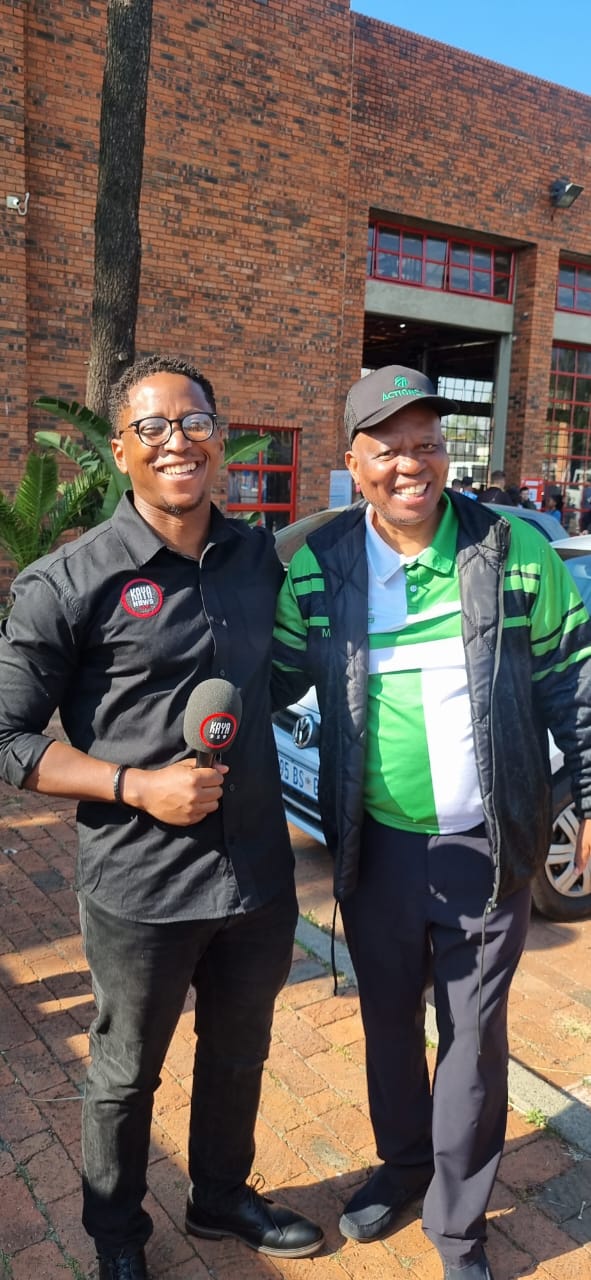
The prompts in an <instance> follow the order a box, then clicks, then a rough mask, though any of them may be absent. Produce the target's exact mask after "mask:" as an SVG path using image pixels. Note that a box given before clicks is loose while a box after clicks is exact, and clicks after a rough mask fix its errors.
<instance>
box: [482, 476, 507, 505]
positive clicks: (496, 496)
mask: <svg viewBox="0 0 591 1280" xmlns="http://www.w3.org/2000/svg"><path fill="white" fill-rule="evenodd" d="M490 481H491V482H490V485H489V486H488V489H484V490H483V491H482V493H481V494H480V502H493V503H499V504H500V505H501V506H503V505H504V504H505V505H506V504H507V494H506V492H505V472H504V471H493V473H492V475H491V478H490ZM509 505H510V506H511V505H514V504H512V503H511V502H509Z"/></svg>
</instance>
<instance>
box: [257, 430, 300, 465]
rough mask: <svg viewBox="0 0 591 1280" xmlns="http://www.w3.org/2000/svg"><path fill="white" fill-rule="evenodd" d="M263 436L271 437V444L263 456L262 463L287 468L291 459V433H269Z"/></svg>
mask: <svg viewBox="0 0 591 1280" xmlns="http://www.w3.org/2000/svg"><path fill="white" fill-rule="evenodd" d="M265 435H270V436H271V443H270V445H269V448H268V449H267V450H266V452H265V454H264V457H263V461H264V462H276V463H277V464H278V465H284V466H289V464H290V463H291V461H292V458H293V454H292V450H293V436H292V433H291V431H269V432H265Z"/></svg>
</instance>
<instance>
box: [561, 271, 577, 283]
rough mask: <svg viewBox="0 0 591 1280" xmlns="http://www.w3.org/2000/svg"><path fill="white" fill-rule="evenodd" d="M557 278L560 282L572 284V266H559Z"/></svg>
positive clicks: (573, 281) (573, 278)
mask: <svg viewBox="0 0 591 1280" xmlns="http://www.w3.org/2000/svg"><path fill="white" fill-rule="evenodd" d="M558 279H559V281H560V284H571V285H572V284H574V283H575V269H574V267H561V268H560V271H559V272H558Z"/></svg>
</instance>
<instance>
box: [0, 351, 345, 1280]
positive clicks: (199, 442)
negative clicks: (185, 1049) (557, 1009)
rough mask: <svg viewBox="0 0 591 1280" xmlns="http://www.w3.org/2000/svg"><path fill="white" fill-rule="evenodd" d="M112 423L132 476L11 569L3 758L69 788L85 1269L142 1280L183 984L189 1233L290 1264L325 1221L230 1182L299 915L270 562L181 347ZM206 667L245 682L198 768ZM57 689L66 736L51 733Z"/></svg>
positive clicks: (240, 1176)
mask: <svg viewBox="0 0 591 1280" xmlns="http://www.w3.org/2000/svg"><path fill="white" fill-rule="evenodd" d="M110 418H111V424H112V429H113V439H112V449H113V455H114V458H115V462H116V464H117V467H118V468H119V470H120V471H121V472H122V473H123V474H124V475H127V476H129V479H130V481H131V485H132V490H131V491H130V492H128V493H126V494H124V496H123V497H122V499H121V501H120V503H119V505H118V507H117V509H116V511H115V513H114V515H113V517H112V518H111V519H110V520H108V521H106V522H105V523H104V524H101V525H99V526H98V527H97V528H94V529H91V530H90V531H89V532H88V533H86V534H84V535H83V536H82V537H80V538H78V539H77V540H76V541H74V542H69V543H67V544H66V545H65V546H63V547H61V548H60V549H59V550H57V551H53V552H51V553H50V555H48V556H45V557H44V559H42V560H38V561H37V562H36V563H35V564H32V565H30V566H29V568H28V569H26V570H25V571H24V572H23V573H21V574H20V575H19V577H18V578H17V579H16V581H15V583H14V585H13V593H14V604H13V608H12V611H11V613H10V614H9V616H8V618H7V620H6V621H5V622H4V624H3V628H2V634H1V636H0V774H1V776H2V777H3V779H4V780H5V781H6V782H9V783H12V784H13V785H14V786H16V787H25V788H26V789H27V790H30V791H35V792H39V793H40V794H41V795H50V796H65V797H67V798H69V799H75V800H77V801H78V802H79V804H78V812H77V818H78V835H79V853H78V862H77V868H76V887H77V890H78V895H79V902H80V919H81V924H82V933H83V938H84V943H85V950H86V956H87V959H88V964H89V967H90V972H91V976H92V983H93V990H94V994H95V999H96V1003H97V1014H96V1017H95V1019H94V1022H93V1023H92V1026H91V1028H90V1058H91V1060H90V1066H89V1068H88V1074H87V1079H86V1091H85V1098H84V1105H83V1115H82V1151H83V1193H84V1194H83V1222H84V1226H85V1227H86V1230H87V1232H88V1233H89V1235H90V1236H92V1237H93V1239H94V1241H95V1244H96V1250H97V1254H98V1276H99V1280H145V1278H146V1277H147V1274H148V1272H147V1264H146V1257H145V1252H144V1246H145V1244H146V1242H147V1240H148V1238H149V1236H150V1234H151V1232H152V1220H151V1218H150V1215H149V1214H148V1212H147V1211H146V1209H145V1208H144V1207H143V1204H142V1202H143V1199H144V1196H145V1194H146V1190H147V1184H146V1173H147V1165H148V1148H149V1141H150V1127H151V1118H152V1106H153V1098H154V1091H155V1090H156V1089H157V1088H158V1085H159V1084H160V1071H161V1067H162V1063H163V1061H164V1056H165V1054H166V1051H167V1049H168V1046H169V1044H170V1041H171V1039H172V1035H173V1032H174V1030H175V1027H176V1024H177V1021H178V1019H179V1017H180V1014H181V1013H182V1010H183V1006H184V1003H185V998H186V995H187V991H188V989H189V987H190V986H193V987H194V989H195V992H196V1023H195V1029H196V1032H197V1033H198V1039H197V1045H196V1053H195V1063H194V1074H193V1080H192V1091H191V1112H190V1120H189V1135H188V1139H189V1141H188V1147H189V1177H190V1181H191V1187H190V1193H189V1198H188V1201H187V1206H186V1217H185V1226H186V1230H187V1232H188V1233H189V1234H190V1235H194V1236H203V1237H206V1238H208V1239H210V1240H219V1239H221V1238H222V1237H225V1236H228V1237H231V1238H232V1239H235V1240H240V1241H242V1242H243V1243H244V1244H246V1245H248V1246H249V1247H250V1248H251V1249H254V1250H256V1251H257V1252H260V1253H269V1254H273V1255H276V1256H278V1257H286V1258H299V1257H306V1256H307V1255H308V1254H310V1253H314V1252H315V1251H316V1250H317V1249H318V1248H319V1247H320V1245H321V1243H322V1239H323V1236H322V1232H321V1230H320V1228H319V1227H317V1226H316V1225H315V1224H314V1223H311V1222H309V1221H307V1220H306V1219H305V1218H302V1217H300V1216H299V1215H298V1214H297V1213H294V1212H293V1211H292V1210H291V1209H288V1208H286V1207H283V1206H280V1205H276V1204H273V1203H271V1202H270V1201H269V1200H268V1199H267V1198H266V1197H263V1196H261V1195H259V1194H258V1193H257V1192H256V1191H255V1189H254V1187H253V1186H251V1185H249V1184H248V1182H247V1179H248V1177H249V1174H250V1171H251V1167H252V1162H253V1158H254V1149H255V1148H254V1129H255V1121H256V1116H257V1109H258V1104H259V1097H260V1088H261V1078H262V1072H263V1064H264V1061H265V1059H266V1057H267V1055H268V1051H269V1042H270V1035H271V1023H272V1018H273V1007H274V1001H275V997H276V996H277V993H278V991H279V990H280V988H281V987H282V985H283V983H284V982H285V980H286V978H287V976H288V973H289V969H290V965H291V959H292V949H293V939H294V930H295V924H296V919H297V905H296V899H295V887H294V873H293V854H292V851H291V846H290V840H289V834H288V830H287V824H286V822H285V817H284V813H283V805H282V799H281V788H280V780H279V770H278V763H277V753H276V750H275V745H274V740H273V731H272V726H271V718H270V695H269V681H270V674H271V640H272V629H273V618H274V612H275V601H276V596H277V592H278V590H279V587H280V584H281V582H282V580H283V570H282V567H281V565H280V563H279V560H278V558H277V555H276V553H275V549H274V545H273V539H272V537H271V536H270V534H268V533H267V532H266V531H265V530H264V529H260V528H254V529H251V528H249V527H248V525H247V524H246V523H245V522H244V521H242V520H228V519H225V518H224V516H222V514H221V513H220V511H219V510H218V509H217V507H215V506H214V505H213V503H212V501H211V491H212V487H213V485H214V483H215V481H216V478H217V475H218V472H219V468H220V465H221V462H222V458H223V451H224V446H223V441H222V437H221V434H220V430H219V427H218V422H217V416H216V405H215V398H214V392H213V387H212V385H211V383H210V382H209V381H208V379H207V378H206V377H204V375H203V374H202V373H201V372H200V371H199V370H198V369H197V368H195V366H194V365H192V364H190V363H188V362H187V361H184V360H180V359H177V358H176V357H166V356H165V357H162V356H152V357H148V358H146V359H144V360H140V361H138V362H137V364H135V365H133V366H131V368H129V369H128V370H127V371H126V372H125V373H124V374H123V376H122V377H121V379H120V381H119V382H118V383H117V384H116V385H115V387H114V389H113V392H112V397H111V413H110ZM214 677H218V678H221V679H223V680H227V681H229V682H230V683H232V684H234V685H235V686H236V687H237V688H238V689H239V690H240V692H241V696H242V702H243V714H242V721H241V724H240V728H239V731H238V734H237V737H236V742H235V743H234V744H233V745H232V746H231V747H230V749H229V751H228V752H227V755H226V756H225V757H224V759H225V761H227V763H224V764H219V763H217V762H214V763H213V764H211V766H210V765H207V766H203V765H201V764H200V765H199V767H196V762H195V755H194V752H193V753H190V752H189V750H188V748H187V745H186V743H185V741H184V737H183V719H184V712H185V707H186V705H187V701H188V698H189V695H190V694H191V693H192V691H193V689H194V688H195V686H196V685H199V684H201V682H202V681H207V680H208V679H210V678H214ZM56 707H59V710H60V713H61V718H62V723H63V726H64V729H65V731H66V733H67V735H68V739H69V741H67V742H63V741H59V740H56V739H55V738H54V737H52V736H51V734H48V733H47V732H46V726H47V724H48V722H49V720H50V717H51V716H52V714H53V712H54V711H55V709H56ZM191 754H192V758H191ZM236 1266H237V1267H238V1270H240V1267H239V1264H238V1262H237V1263H236Z"/></svg>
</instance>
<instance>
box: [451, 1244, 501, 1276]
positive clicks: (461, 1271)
mask: <svg viewBox="0 0 591 1280" xmlns="http://www.w3.org/2000/svg"><path fill="white" fill-rule="evenodd" d="M443 1280H493V1273H492V1271H491V1269H490V1263H489V1261H488V1258H487V1256H486V1254H485V1252H484V1249H481V1250H480V1254H479V1256H478V1257H477V1258H476V1259H472V1261H471V1262H468V1263H467V1264H465V1265H464V1266H462V1265H458V1266H457V1267H454V1266H452V1264H451V1262H446V1261H445V1259H444V1260H443Z"/></svg>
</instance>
